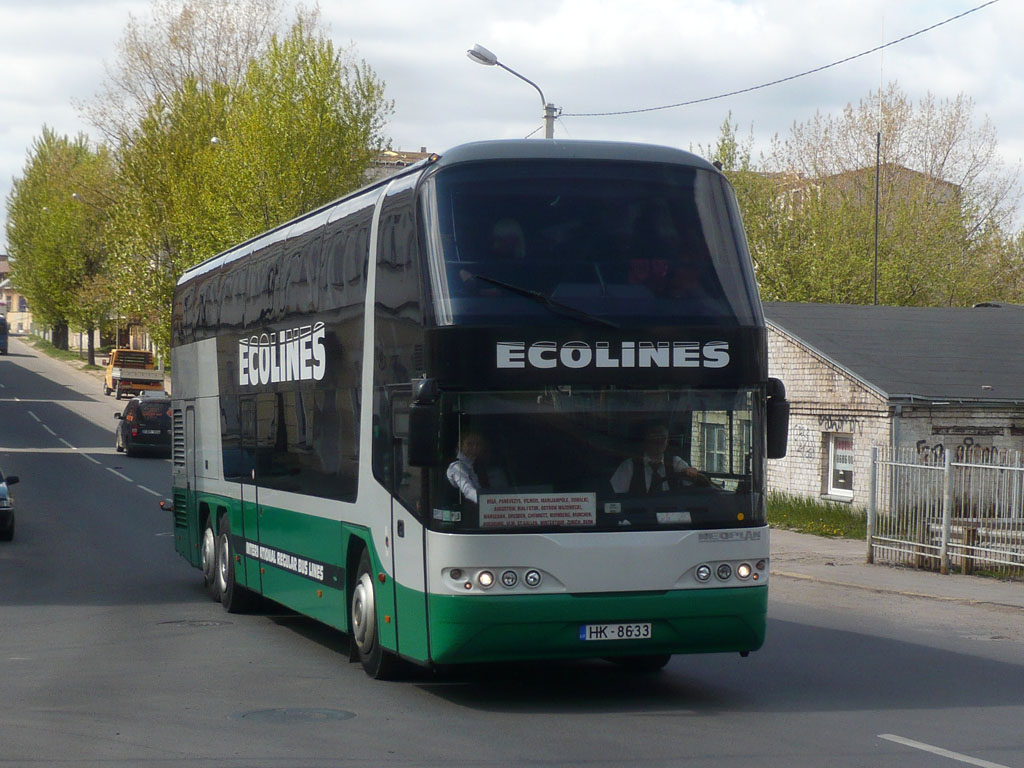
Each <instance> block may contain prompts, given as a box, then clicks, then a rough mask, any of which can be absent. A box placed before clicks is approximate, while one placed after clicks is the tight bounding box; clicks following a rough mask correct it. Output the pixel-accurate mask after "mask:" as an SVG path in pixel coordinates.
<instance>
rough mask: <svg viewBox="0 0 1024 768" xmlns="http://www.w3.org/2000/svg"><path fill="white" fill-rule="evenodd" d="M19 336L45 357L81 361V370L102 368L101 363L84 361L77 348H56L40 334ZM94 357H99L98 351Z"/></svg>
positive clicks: (98, 369)
mask: <svg viewBox="0 0 1024 768" xmlns="http://www.w3.org/2000/svg"><path fill="white" fill-rule="evenodd" d="M20 338H21V340H22V341H23V342H25V343H26V344H28V345H29V346H30V347H33V348H34V349H36V350H37V351H39V352H42V353H43V354H44V355H46V356H47V357H52V358H54V359H55V360H67V361H74V362H78V363H83V365H82V366H81V368H82V370H83V371H102V370H104V368H103V366H102V365H89V364H88V363H86V362H85V357H84V356H83V353H80V352H79V351H78V350H77V349H76V350H68V349H57V347H55V346H53V344H51V343H50V342H49V341H47V340H46V339H44V338H42V337H41V336H22V337H20ZM96 357H97V358H99V357H100V354H99V352H97V353H96Z"/></svg>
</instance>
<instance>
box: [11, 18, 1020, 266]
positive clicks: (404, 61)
mask: <svg viewBox="0 0 1024 768" xmlns="http://www.w3.org/2000/svg"><path fill="white" fill-rule="evenodd" d="M285 2H286V3H290V0H285ZM983 2H985V0H920V1H917V0H829V1H828V2H826V1H824V0H817V1H816V0H500V1H499V0H430V1H429V2H427V1H426V0H388V2H387V3H382V2H379V1H378V0H321V2H320V10H321V16H322V19H323V21H324V22H325V24H326V26H327V29H328V31H329V34H330V35H331V37H332V39H333V40H334V41H335V43H336V44H337V45H339V46H351V48H352V51H353V52H354V53H355V55H356V57H357V58H359V59H363V60H365V61H366V62H367V63H368V64H369V65H370V66H371V67H372V68H373V70H374V71H375V72H376V73H377V75H378V76H379V77H380V78H381V79H382V80H383V81H385V83H386V84H387V95H388V97H389V98H391V99H393V100H394V103H395V111H394V114H393V116H392V118H391V121H390V123H389V125H388V130H387V133H388V135H389V136H390V139H391V143H392V147H393V148H394V149H401V150H411V151H418V150H419V149H420V148H422V147H425V148H426V149H427V150H428V151H433V152H443V151H444V150H445V149H447V148H449V147H452V146H455V145H457V144H461V143H463V142H467V141H474V140H479V139H495V138H523V137H526V136H528V135H529V136H532V137H535V138H539V137H542V136H543V130H542V124H543V123H542V102H541V98H540V95H539V94H538V93H537V91H536V90H535V89H534V88H532V87H531V86H530V85H528V84H527V83H525V82H523V81H522V80H519V79H518V78H516V77H514V76H512V75H511V74H509V73H508V72H505V71H503V70H501V69H499V68H497V67H485V66H481V65H479V64H475V63H473V62H472V61H470V60H469V58H468V57H467V56H466V50H467V49H469V48H471V47H472V46H473V45H474V44H477V43H479V44H480V45H483V46H485V47H486V48H488V49H490V50H491V51H493V52H494V53H495V54H497V56H498V59H499V61H501V63H502V64H504V65H505V66H507V67H510V68H511V69H514V70H516V71H517V72H519V73H520V74H521V75H523V76H524V77H527V78H529V79H530V80H532V81H533V82H534V83H536V84H537V85H538V86H539V87H540V88H541V89H542V90H543V93H544V96H545V98H546V100H547V101H548V102H551V103H553V104H554V105H555V106H556V107H557V108H559V109H560V110H562V112H563V113H564V114H563V116H562V117H561V118H560V119H559V120H558V121H557V122H556V123H555V138H564V139H609V140H624V141H640V142H648V143H656V144H666V145H670V146H675V147H680V148H683V149H691V150H698V149H700V148H701V147H707V146H711V145H713V144H714V141H715V139H716V137H717V136H718V134H719V131H720V128H721V126H722V123H723V121H724V120H725V119H726V117H727V115H729V114H731V116H732V121H733V122H734V123H736V124H738V125H739V127H740V133H741V135H742V136H746V135H748V133H750V132H751V131H752V133H753V136H754V139H755V150H756V149H757V148H764V147H767V145H768V142H769V141H770V140H771V137H772V136H773V135H775V134H778V135H780V136H782V137H785V136H786V135H787V134H788V132H789V129H790V128H791V126H792V125H793V123H794V122H805V121H807V120H809V119H811V118H812V117H813V116H814V114H815V113H816V112H821V113H823V114H839V113H840V112H841V110H842V109H843V107H844V106H846V105H847V104H851V103H852V104H856V103H857V102H858V101H860V100H861V99H864V98H866V97H867V96H868V95H869V94H870V93H871V92H872V91H875V90H877V89H878V88H879V86H880V85H882V84H888V83H890V82H896V83H898V84H899V86H900V88H901V89H902V90H903V91H904V92H905V93H906V94H907V95H908V96H910V97H911V98H912V99H914V100H915V101H916V100H918V99H920V98H921V97H923V96H924V95H926V94H927V93H931V94H932V95H934V96H935V97H937V98H939V99H943V98H952V97H955V96H956V95H957V94H959V93H963V94H965V95H967V96H968V97H970V98H971V99H973V101H974V104H975V119H976V121H979V122H980V121H981V120H983V119H985V118H988V119H989V120H990V121H991V123H992V124H993V126H994V127H995V129H996V132H997V136H998V141H999V149H1000V154H1001V156H1002V159H1003V161H1004V162H1005V163H1006V164H1007V165H1008V166H1011V167H1015V166H1016V165H1017V164H1018V163H1020V162H1021V161H1022V158H1024V56H1022V55H1021V53H1020V32H1021V30H1024V0H999V1H998V2H996V3H995V4H993V5H990V6H987V7H985V8H982V9H980V10H978V11H976V12H974V13H970V14H968V15H967V16H965V17H963V18H961V19H958V20H956V21H953V22H951V23H949V24H946V25H944V26H941V27H938V28H937V29H934V30H931V31H929V32H926V33H924V34H922V35H919V36H916V37H914V38H912V39H910V40H907V41H905V42H902V43H900V44H898V45H894V46H891V47H888V48H886V49H885V50H883V51H879V52H875V53H872V54H869V55H867V56H863V57H860V58H858V59H856V60H854V61H851V62H848V63H845V64H841V65H839V66H836V67H832V68H830V69H827V70H824V71H821V72H818V73H815V74H812V75H808V76H806V77H801V78H797V79H794V80H790V81H788V82H784V83H781V84H779V85H775V86H771V87H768V88H764V89H760V90H756V91H752V92H748V93H743V94H738V95H735V96H730V97H728V98H722V99H716V100H712V101H707V102H704V103H701V104H696V105H691V106H684V107H678V108H673V109H665V110H658V111H650V112H642V113H638V114H630V115H619V116H602V117H582V116H572V115H579V114H581V113H595V112H615V111H623V110H635V109H645V108H650V107H658V106H662V105H667V104H675V103H679V102H684V101H691V100H695V99H704V98H707V97H712V96H716V95H719V94H723V93H729V92H733V91H737V90H741V89H746V88H750V87H752V86H756V85H759V84H762V83H765V82H770V81H774V80H777V79H781V78H786V77H789V76H791V75H795V74H798V73H801V72H805V71H807V70H811V69H814V68H817V67H821V66H823V65H826V64H829V63H831V62H834V61H837V60H840V59H844V58H846V57H849V56H853V55H855V54H858V53H861V52H863V51H867V50H870V49H873V48H875V47H877V46H880V45H882V44H883V43H885V42H889V41H892V40H896V39H898V38H901V37H903V36H905V35H909V34H911V33H914V32H916V31H918V30H921V29H924V28H926V27H929V26H931V25H933V24H936V23H938V22H941V21H943V20H945V19H948V18H950V17H952V16H955V15H958V14H961V13H963V12H965V11H968V10H970V9H971V8H974V7H976V6H979V5H981V4H982V3H983ZM307 5H308V3H307ZM150 8H151V5H150V2H149V1H148V0H142V1H138V0H102V1H100V2H97V1H95V0H0V197H2V198H3V199H4V200H5V201H6V200H7V198H8V195H9V194H10V190H11V182H12V179H13V178H14V177H16V176H20V175H21V174H22V172H23V168H24V166H25V162H26V160H27V157H28V152H29V150H30V148H31V145H32V142H33V140H34V139H35V138H36V137H38V136H39V135H40V134H41V132H42V128H43V126H44V125H46V126H49V127H51V128H52V129H54V130H56V131H57V132H58V133H62V134H69V135H75V134H77V133H79V132H86V133H88V134H90V136H93V137H98V132H97V131H95V129H93V128H92V127H91V126H89V125H88V124H87V122H86V121H85V120H84V118H83V117H82V115H81V110H80V106H76V105H80V104H81V103H82V102H87V101H89V100H90V99H92V98H94V97H95V95H96V94H97V93H98V91H99V90H100V87H101V85H102V83H103V82H104V79H105V77H106V67H109V66H110V65H112V64H113V63H114V62H115V61H116V59H117V43H118V41H119V40H120V39H121V37H122V34H123V32H124V29H125V25H126V24H127V22H128V19H129V14H134V15H135V16H136V17H137V18H139V19H143V20H145V19H148V18H149V14H150ZM286 14H287V16H288V17H290V16H291V15H292V12H291V5H290V4H289V5H286ZM1019 218H1020V217H1018V219H1019ZM0 219H2V220H3V221H6V206H4V209H3V210H2V211H0ZM5 246H6V237H5V235H4V233H3V232H2V231H0V251H2V250H4V249H5Z"/></svg>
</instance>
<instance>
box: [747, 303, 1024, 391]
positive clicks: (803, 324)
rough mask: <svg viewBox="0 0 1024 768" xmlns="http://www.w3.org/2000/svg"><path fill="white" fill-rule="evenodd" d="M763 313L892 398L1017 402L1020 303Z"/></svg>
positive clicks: (1022, 381) (768, 306)
mask: <svg viewBox="0 0 1024 768" xmlns="http://www.w3.org/2000/svg"><path fill="white" fill-rule="evenodd" d="M764 314H765V318H766V319H767V320H768V322H769V324H771V325H774V326H776V327H777V328H779V329H781V330H782V331H784V332H785V333H787V334H789V335H790V336H793V337H795V338H796V339H798V340H799V341H800V342H802V343H803V344H804V345H806V346H807V347H809V348H810V349H812V350H814V351H816V352H817V353H818V354H820V355H822V356H823V357H825V358H827V359H828V360H830V361H832V362H833V363H835V364H836V365H838V366H839V367H841V368H843V369H845V370H846V371H848V372H849V373H850V374H852V375H853V376H854V377H856V378H858V379H861V380H862V381H864V382H866V383H868V384H869V385H870V386H872V387H873V388H875V389H877V390H879V391H880V392H881V393H882V394H884V395H885V396H886V397H888V398H889V400H891V401H894V402H906V401H909V400H924V401H932V402H942V401H970V402H978V403H980V404H986V403H988V404H993V405H995V404H998V403H1006V402H1016V403H1022V404H1024V307H1021V306H1019V305H1012V304H1010V305H1001V306H1000V305H996V306H984V307H976V308H972V309H944V308H934V307H875V306H853V305H849V304H789V303H773V302H766V303H765V305H764Z"/></svg>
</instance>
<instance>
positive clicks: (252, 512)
mask: <svg viewBox="0 0 1024 768" xmlns="http://www.w3.org/2000/svg"><path fill="white" fill-rule="evenodd" d="M238 405H239V408H240V410H241V413H240V414H239V415H240V421H241V427H242V428H241V433H242V439H241V445H240V446H239V447H240V455H241V467H240V471H241V472H242V477H241V481H242V482H241V488H240V491H241V492H240V494H239V499H240V500H241V505H242V509H241V513H242V531H241V533H242V536H244V537H245V540H246V541H247V542H253V543H254V544H258V542H259V540H260V529H259V488H258V486H257V485H256V399H255V398H254V397H243V398H241V399H240V400H239V403H238ZM243 561H244V562H245V584H246V586H247V587H248V588H249V589H251V590H253V591H254V592H262V591H263V581H262V578H261V576H260V564H259V560H258V559H257V558H255V557H244V558H243Z"/></svg>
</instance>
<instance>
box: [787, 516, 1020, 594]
mask: <svg viewBox="0 0 1024 768" xmlns="http://www.w3.org/2000/svg"><path fill="white" fill-rule="evenodd" d="M866 558H867V543H866V542H863V541H854V540H852V539H829V538H824V537H821V536H810V535H808V534H805V533H794V532H793V531H784V530H780V529H776V528H773V529H772V532H771V565H770V571H769V572H770V574H771V577H772V578H783V579H802V580H805V581H815V582H818V583H822V584H834V585H839V586H844V587H852V588H855V589H865V590H869V591H871V592H880V593H894V594H899V595H904V596H907V597H921V598H927V599H930V600H943V601H946V602H959V603H967V604H982V603H987V604H994V605H1002V606H1009V607H1014V608H1020V609H1021V610H1024V583H1020V582H1008V581H998V580H996V579H987V578H983V577H980V576H961V575H949V576H943V575H941V574H939V573H935V572H932V571H918V570H914V569H911V568H900V567H895V566H890V565H884V564H881V565H880V564H875V565H868V564H867V562H866Z"/></svg>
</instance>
